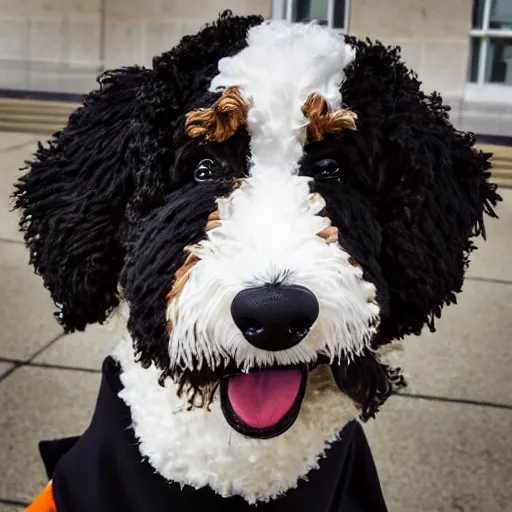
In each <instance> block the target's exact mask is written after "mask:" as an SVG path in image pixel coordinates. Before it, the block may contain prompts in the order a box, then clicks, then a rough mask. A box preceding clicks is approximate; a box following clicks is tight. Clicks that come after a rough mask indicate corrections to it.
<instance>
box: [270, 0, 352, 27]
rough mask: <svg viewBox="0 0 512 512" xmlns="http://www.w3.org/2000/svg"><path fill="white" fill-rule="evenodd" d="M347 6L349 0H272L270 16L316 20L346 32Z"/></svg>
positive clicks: (302, 21)
mask: <svg viewBox="0 0 512 512" xmlns="http://www.w3.org/2000/svg"><path fill="white" fill-rule="evenodd" d="M348 6H349V0H274V2H273V5H272V17H273V18H281V19H285V20H288V21H295V22H298V23H304V22H307V21H312V20H316V21H318V22H319V23H320V24H321V25H326V26H328V27H332V28H336V29H339V30H340V31H343V32H346V31H347V28H348Z"/></svg>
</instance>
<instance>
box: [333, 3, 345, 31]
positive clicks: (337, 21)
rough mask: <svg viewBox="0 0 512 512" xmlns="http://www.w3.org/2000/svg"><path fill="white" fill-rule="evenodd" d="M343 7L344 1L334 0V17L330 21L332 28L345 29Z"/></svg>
mask: <svg viewBox="0 0 512 512" xmlns="http://www.w3.org/2000/svg"><path fill="white" fill-rule="evenodd" d="M345 6H346V2H345V0H334V16H333V19H332V26H333V27H334V28H344V29H346V28H347V27H346V26H345Z"/></svg>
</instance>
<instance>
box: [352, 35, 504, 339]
mask: <svg viewBox="0 0 512 512" xmlns="http://www.w3.org/2000/svg"><path fill="white" fill-rule="evenodd" d="M347 42H348V43H349V44H351V45H352V46H354V47H355V49H356V52H357V57H356V59H355V60H354V62H353V63H352V64H351V65H350V66H349V67H348V69H347V70H346V72H347V80H346V81H345V83H344V84H343V86H342V95H343V99H344V101H345V102H347V104H349V105H350V108H351V109H353V110H354V111H355V112H356V113H357V114H358V116H359V119H358V132H357V133H356V134H355V136H357V137H361V138H362V139H363V140H364V146H365V154H366V158H367V159H368V162H371V166H370V167H371V170H372V172H373V175H372V177H371V179H370V182H371V183H373V184H375V185H374V189H373V190H372V191H371V194H372V197H373V200H374V204H375V207H376V209H377V215H378V218H379V221H380V224H381V227H382V246H381V251H380V255H379V259H380V265H381V268H382V274H383V275H384V277H385V279H386V282H387V285H388V287H389V315H388V316H387V317H386V318H383V319H382V324H381V328H380V333H379V336H378V337H377V338H376V340H375V342H376V345H379V344H382V343H385V342H388V341H391V340H393V339H396V338H401V337H403V336H405V335H408V334H420V332H421V330H422V328H423V326H425V325H427V326H428V327H429V328H430V329H432V330H433V329H434V319H435V318H436V317H439V316H440V315H441V309H442V307H443V306H444V305H447V304H450V303H453V302H455V300H456V299H455V294H456V293H458V292H460V291H461V289H462V284H463V280H464V274H465V271H466V268H467V265H468V261H469V254H470V252H471V251H472V250H473V249H474V245H473V243H472V241H471V238H472V237H475V236H478V235H483V236H485V230H484V214H488V215H490V216H493V217H495V216H496V214H495V212H494V207H495V206H496V205H497V203H498V202H499V201H500V200H501V198H500V196H499V195H498V194H497V192H496V185H495V184H492V183H490V182H489V178H490V174H491V173H490V167H491V163H490V161H489V160H490V156H491V155H490V154H486V153H482V152H481V151H478V150H476V149H475V148H474V145H475V136H474V135H473V134H472V133H464V132H460V131H458V130H456V129H455V128H454V127H453V125H452V124H451V122H450V120H449V117H448V111H449V107H447V106H445V105H443V102H442V98H441V96H440V95H439V94H437V93H433V94H430V95H427V94H424V93H423V92H422V91H421V89H420V86H421V83H420V82H419V81H418V79H417V77H416V74H415V73H414V72H411V71H409V70H408V69H407V67H406V66H405V64H404V63H403V62H402V61H401V59H400V49H399V48H394V47H385V46H383V45H382V44H380V43H378V42H377V43H372V42H371V41H369V40H368V41H366V42H364V41H359V40H357V39H355V38H350V37H349V38H347Z"/></svg>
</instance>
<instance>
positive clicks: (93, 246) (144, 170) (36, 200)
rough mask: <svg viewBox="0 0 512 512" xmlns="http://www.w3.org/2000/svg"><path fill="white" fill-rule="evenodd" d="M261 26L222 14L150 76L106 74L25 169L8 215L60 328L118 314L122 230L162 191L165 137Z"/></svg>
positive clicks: (169, 151) (169, 145) (168, 146)
mask: <svg viewBox="0 0 512 512" xmlns="http://www.w3.org/2000/svg"><path fill="white" fill-rule="evenodd" d="M262 21H263V18H261V17H260V16H249V17H236V16H233V15H232V13H231V12H230V11H225V12H224V13H222V14H221V15H220V17H219V19H218V20H217V22H215V23H213V24H211V25H207V26H206V27H205V28H204V29H203V30H202V31H201V32H199V33H198V34H197V35H195V36H187V37H185V38H183V40H182V41H181V42H180V44H178V46H176V48H174V49H172V50H170V51H169V52H166V53H164V54H162V55H161V56H159V57H155V59H154V60H153V69H144V68H139V67H130V68H124V69H120V70H116V71H110V72H107V73H105V74H104V75H102V76H101V77H100V78H99V80H98V81H99V84H100V88H99V90H98V91H94V92H92V93H90V94H89V95H88V96H86V98H85V100H84V105H83V107H81V108H80V109H78V110H77V111H76V112H75V113H74V114H72V115H71V117H70V119H69V123H68V125H67V126H66V128H65V129H64V130H63V131H62V132H60V133H57V134H55V136H54V138H53V140H52V141H50V142H49V144H48V145H47V146H43V145H39V147H38V150H37V152H36V154H35V156H34V159H33V160H32V161H30V162H27V164H28V169H29V171H28V172H27V174H26V175H25V176H23V177H22V178H21V179H20V180H19V182H18V184H17V185H16V191H15V194H14V196H15V208H18V209H20V210H21V211H22V218H21V221H20V227H21V229H22V230H24V231H25V241H26V244H27V246H28V248H29V249H30V256H31V263H32V264H33V265H34V268H35V270H36V273H38V274H40V275H41V276H42V277H43V280H44V283H45V286H46V287H47V288H48V289H49V290H50V292H51V296H52V298H53V300H54V301H55V303H56V304H57V306H58V308H59V312H58V313H57V316H58V318H59V321H60V322H61V323H62V325H63V326H64V328H65V329H66V330H67V331H73V330H75V329H77V330H83V329H85V327H86V325H87V324H89V323H95V322H103V321H104V320H105V319H106V318H107V317H108V315H109V314H110V313H111V311H112V310H113V309H114V308H116V307H117V305H118V303H119V297H118V291H117V290H118V276H119V272H120V270H121V267H122V265H123V260H124V256H125V251H126V250H129V247H127V246H126V242H127V231H128V230H129V229H130V225H131V224H133V223H134V222H135V223H136V222H137V219H138V218H139V217H140V215H143V214H144V213H146V212H147V211H149V210H150V209H151V208H153V207H155V206H156V205H158V204H161V202H162V200H163V198H164V197H165V194H167V193H169V191H170V190H169V187H170V184H169V183H168V176H167V174H168V172H167V170H168V169H169V167H170V165H171V164H172V162H173V158H174V155H173V137H174V135H175V133H176V131H177V130H178V131H179V127H180V123H181V124H183V119H182V118H183V114H184V112H185V110H186V108H187V106H188V105H190V104H191V103H193V102H194V101H197V100H198V99H200V98H202V97H203V96H204V95H205V94H206V91H207V89H208V86H209V83H210V81H211V79H212V78H213V76H214V75H215V74H216V72H217V64H218V60H219V59H220V58H221V57H225V56H228V55H230V54H233V53H236V52H238V51H240V50H241V49H242V48H243V47H244V46H245V45H246V36H247V31H248V30H249V28H251V27H252V26H254V25H257V24H259V23H261V22H262ZM125 221H126V222H125Z"/></svg>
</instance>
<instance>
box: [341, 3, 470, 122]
mask: <svg viewBox="0 0 512 512" xmlns="http://www.w3.org/2000/svg"><path fill="white" fill-rule="evenodd" d="M472 5H473V0H390V1H382V0H353V1H352V2H351V10H350V33H351V34H353V35H356V36H359V37H367V36H369V37H371V38H372V39H378V40H380V41H382V42H383V43H384V44H390V45H399V46H400V47H401V48H402V55H403V58H404V60H405V61H406V62H407V64H408V66H409V67H410V68H412V69H413V70H414V71H416V72H417V73H418V75H419V78H420V80H421V81H422V82H423V88H424V90H425V91H428V92H430V91H432V90H437V91H440V92H442V93H443V96H444V97H445V99H446V100H447V101H448V102H449V103H450V104H451V105H452V106H453V109H454V111H453V117H454V118H455V120H456V121H458V120H459V115H460V107H461V98H462V96H463V92H464V86H465V83H466V78H467V70H468V57H469V55H468V52H469V29H470V24H471V9H472Z"/></svg>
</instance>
